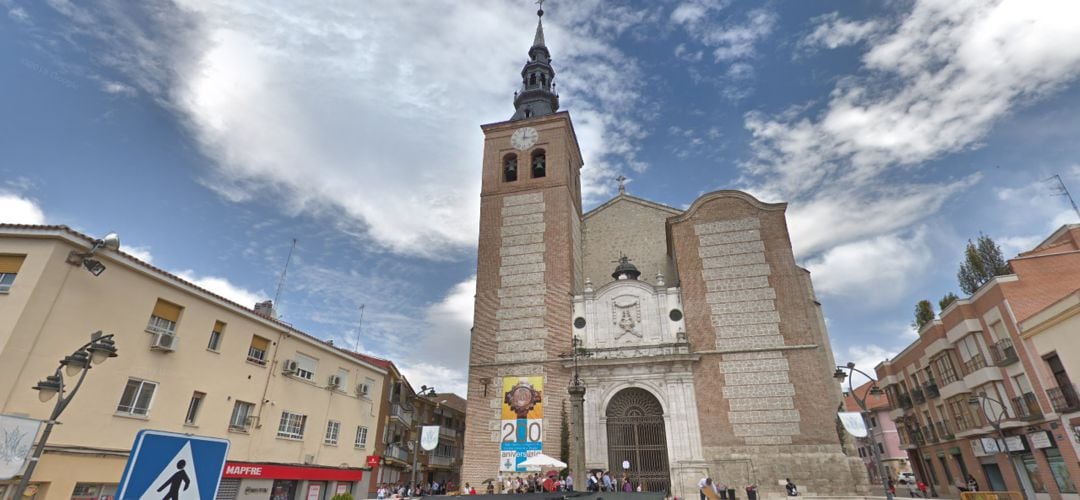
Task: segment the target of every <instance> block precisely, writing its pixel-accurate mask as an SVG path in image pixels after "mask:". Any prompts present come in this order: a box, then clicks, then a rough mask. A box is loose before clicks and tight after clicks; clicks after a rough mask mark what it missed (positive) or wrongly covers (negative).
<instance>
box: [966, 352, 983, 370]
mask: <svg viewBox="0 0 1080 500" xmlns="http://www.w3.org/2000/svg"><path fill="white" fill-rule="evenodd" d="M983 368H986V358H984V357H983V355H982V353H981V352H980V353H978V354H976V355H974V356H972V357H971V359H969V360H967V361H964V375H971V374H972V373H975V372H977V371H979V370H981V369H983Z"/></svg>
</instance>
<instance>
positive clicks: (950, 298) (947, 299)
mask: <svg viewBox="0 0 1080 500" xmlns="http://www.w3.org/2000/svg"><path fill="white" fill-rule="evenodd" d="M959 298H960V297H957V296H956V294H955V293H952V292H949V293H946V294H945V296H944V297H942V298H941V300H939V301H938V303H937V304H938V310H941V311H944V310H945V308H946V307H949V304H952V303H953V302H956V299H959Z"/></svg>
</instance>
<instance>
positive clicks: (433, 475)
mask: <svg viewBox="0 0 1080 500" xmlns="http://www.w3.org/2000/svg"><path fill="white" fill-rule="evenodd" d="M416 408H417V425H419V426H425V425H436V426H438V427H439V444H438V445H437V446H436V447H435V449H434V450H431V451H421V455H420V463H419V466H420V474H419V476H418V477H419V479H418V481H422V482H425V483H428V484H430V483H432V482H436V483H439V484H440V485H444V486H445V485H446V484H447V482H450V483H453V485H454V486H455V487H460V486H461V459H462V457H463V456H464V455H463V453H462V452H463V448H462V447H463V445H464V439H465V409H466V402H465V400H464V399H462V398H461V396H458V395H457V394H452V393H437V394H434V395H431V396H424V397H422V398H419V399H417V405H416ZM474 486H476V487H477V490H478V491H479V489H480V487H481V485H474Z"/></svg>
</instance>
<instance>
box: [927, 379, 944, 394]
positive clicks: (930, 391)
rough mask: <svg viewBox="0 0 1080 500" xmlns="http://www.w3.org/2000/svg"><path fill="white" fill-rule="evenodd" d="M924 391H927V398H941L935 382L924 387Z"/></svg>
mask: <svg viewBox="0 0 1080 500" xmlns="http://www.w3.org/2000/svg"><path fill="white" fill-rule="evenodd" d="M923 390H924V391H926V397H928V398H936V397H940V396H941V391H939V390H938V386H937V382H934V381H933V380H931V381H929V382H927V383H926V384H924V385H923Z"/></svg>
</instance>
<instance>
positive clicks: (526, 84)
mask: <svg viewBox="0 0 1080 500" xmlns="http://www.w3.org/2000/svg"><path fill="white" fill-rule="evenodd" d="M538 14H540V15H541V16H542V11H540V12H539V13H538ZM550 61H551V58H550V53H549V51H548V49H547V47H546V44H545V43H544V36H543V26H542V24H541V23H539V22H538V25H537V30H536V35H535V38H534V41H533V46H532V47H531V48H530V50H529V62H528V63H527V64H526V65H525V67H524V68H523V70H522V88H521V90H520V91H519V92H518V93H517V94H516V96H515V100H514V104H515V113H514V115H513V117H512V118H511V119H510V120H509V121H505V122H500V123H493V124H488V125H484V126H483V127H482V129H483V132H484V135H485V147H484V158H483V174H482V175H483V182H482V190H481V208H480V241H479V250H478V252H479V255H478V264H477V285H476V304H475V315H474V327H473V333H472V339H471V349H470V360H469V363H470V366H469V387H468V400H469V405H468V414H467V420H466V436H465V456H464V464H463V467H462V481H463V482H466V481H467V482H470V483H472V484H474V485H475V484H479V483H480V482H481V481H483V480H485V479H487V478H492V477H496V476H497V475H500V474H501V475H504V476H505V475H507V474H511V475H512V474H519V475H524V474H526V473H527V472H526V471H528V470H531V469H530V468H529V467H527V466H526V465H523V464H522V462H523V461H524V460H526V459H527V458H528V457H530V456H532V455H534V454H535V453H537V452H543V453H544V454H546V455H550V456H554V457H559V455H560V453H561V451H562V449H561V446H560V442H561V440H562V437H563V433H564V432H565V431H564V430H563V429H564V422H563V420H564V419H567V415H570V414H571V412H570V408H569V406H570V401H569V396H568V392H567V388H568V386H569V385H570V382H571V380H572V377H573V373H574V372H575V371H576V372H577V374H578V377H579V378H580V380H581V381H582V382H583V383H584V385H585V388H586V394H585V403H584V441H585V457H584V463H585V467H586V469H604V470H610V471H611V472H612V474H613V476H615V477H622V476H623V474H627V475H628V476H629V477H630V479H631V481H632V482H633V483H634V484H635V485H637V484H640V485H642V488H643V489H646V490H650V491H660V490H667V491H671V492H672V494H675V495H677V496H680V497H684V498H686V497H688V496H691V495H694V494H695V493H696V492H695V490H696V489H697V482H698V480H700V479H701V478H702V477H706V476H709V477H713V478H715V479H716V480H717V481H718V482H720V483H722V484H725V485H728V486H730V487H733V488H739V489H741V488H743V487H745V486H746V485H749V484H757V485H758V487H759V490H760V491H761V492H762V493H764V494H772V493H776V494H779V493H780V492H782V491H783V488H782V486H781V485H780V483H778V481H782V480H783V479H784V478H791V479H793V480H794V481H795V482H796V484H799V485H800V487H801V489H802V490H803V491H804V493H806V492H809V493H818V494H839V493H857V492H861V491H865V487H866V473H865V469H864V468H863V467H862V464H861V461H860V460H859V459H858V458H857V457H855V458H853V457H851V456H850V455H849V454H848V453H845V448H844V446H843V443H842V441H841V438H840V433H839V432H838V430H837V424H836V412H837V410H838V408H839V406H840V404H841V396H840V392H839V388H838V387H837V384H836V383H835V381H834V380H833V379H832V374H833V371H834V369H835V363H834V360H833V356H832V352H831V349H830V344H829V339H828V335H827V332H826V329H825V323H824V319H823V315H822V313H821V306H820V304H819V303H818V302H817V301H816V299H815V296H814V291H813V286H812V284H811V280H810V276H809V273H808V272H807V271H806V270H805V269H802V268H800V267H799V266H798V265H797V264H796V262H795V259H794V256H793V254H792V250H791V242H790V239H789V236H788V231H787V225H786V224H787V223H786V220H785V216H784V212H785V209H786V205H785V204H782V203H780V204H770V203H763V202H761V201H759V200H757V199H755V198H754V197H752V196H750V195H749V194H746V193H743V192H739V191H717V192H712V193H708V194H705V195H703V196H701V197H699V198H698V199H697V200H696V201H694V202H693V204H692V205H691V206H690V207H689V208H688V209H686V210H678V209H675V208H672V207H668V206H665V205H662V204H658V203H654V202H651V201H648V200H644V199H641V198H638V197H635V196H631V195H629V194H627V193H625V190H624V188H623V186H622V185H620V189H619V194H618V195H617V196H616V197H615V198H613V199H611V200H609V201H608V202H606V203H604V204H603V205H600V206H599V207H596V208H594V209H593V210H591V211H589V212H583V210H582V204H581V188H580V169H581V168H582V157H581V152H580V149H579V145H578V142H577V137H576V136H575V134H574V129H573V124H572V122H571V119H570V115H569V113H567V112H565V111H559V110H558V109H559V103H558V95H557V93H556V92H555V84H554V77H555V72H554V69H553V68H552V67H551V64H550ZM574 352H577V353H578V354H579V356H577V359H573V357H572V356H571V354H572V353H574ZM565 424H566V425H567V426H568V425H569V422H566V423H565ZM571 463H573V462H571ZM624 467H625V469H624ZM573 472H574V473H575V479H577V481H578V487H579V488H582V487H583V486H584V481H583V478H582V476H581V473H580V471H573Z"/></svg>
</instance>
